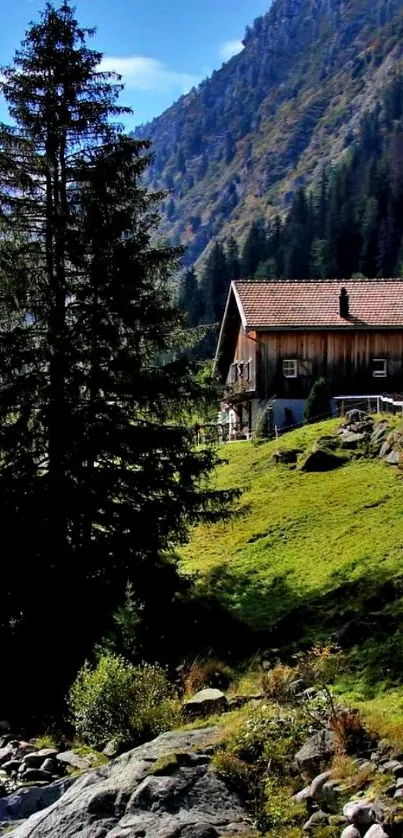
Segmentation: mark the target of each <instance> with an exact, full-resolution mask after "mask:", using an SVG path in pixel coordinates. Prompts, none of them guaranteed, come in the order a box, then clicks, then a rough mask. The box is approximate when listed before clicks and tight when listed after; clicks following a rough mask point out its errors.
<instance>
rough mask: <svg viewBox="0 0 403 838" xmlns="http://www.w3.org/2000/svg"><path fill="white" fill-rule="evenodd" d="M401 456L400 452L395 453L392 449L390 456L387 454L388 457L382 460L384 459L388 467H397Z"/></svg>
mask: <svg viewBox="0 0 403 838" xmlns="http://www.w3.org/2000/svg"><path fill="white" fill-rule="evenodd" d="M401 456H402V455H401V452H400V451H397V450H396V449H395V448H394V449H393V451H391V452H390V454H388V455H387V456H386V457H385V458H384V459H385V463H387V464H388V466H398V465H399V463H400V458H401Z"/></svg>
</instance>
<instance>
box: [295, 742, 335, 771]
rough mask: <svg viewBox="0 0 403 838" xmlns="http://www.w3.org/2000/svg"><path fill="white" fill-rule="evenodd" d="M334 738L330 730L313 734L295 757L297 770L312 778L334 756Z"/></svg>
mask: <svg viewBox="0 0 403 838" xmlns="http://www.w3.org/2000/svg"><path fill="white" fill-rule="evenodd" d="M335 747H336V737H335V735H334V733H333V732H332V731H331V730H320V731H318V733H314V735H313V736H311V738H310V739H308V741H307V742H305V745H303V746H302V748H301V749H300V750H299V751H298V753H297V754H296V756H295V762H296V765H297V768H298V769H299V770H300V771H301V772H302V773H304V774H308V776H310V777H312V778H314V777H315V775H316V774H318V773H319V772H320V771H321V770H322V769H323V768H324V767H325V765H326V763H328V762H329V760H330V759H331V757H332V756H334V753H335Z"/></svg>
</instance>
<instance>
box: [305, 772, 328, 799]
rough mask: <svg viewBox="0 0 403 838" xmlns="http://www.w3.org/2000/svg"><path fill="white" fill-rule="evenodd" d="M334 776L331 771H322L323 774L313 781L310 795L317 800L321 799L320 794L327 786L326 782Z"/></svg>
mask: <svg viewBox="0 0 403 838" xmlns="http://www.w3.org/2000/svg"><path fill="white" fill-rule="evenodd" d="M331 776H332V772H331V771H322V773H321V774H318V775H317V776H316V777H315V778H314V779H313V780H312V783H311V785H310V793H311V797H314V798H315V799H316V798H317V797H320V793H321V791H322V788H323V786H324V785H325V783H326V781H327V780H329V779H330V777H331Z"/></svg>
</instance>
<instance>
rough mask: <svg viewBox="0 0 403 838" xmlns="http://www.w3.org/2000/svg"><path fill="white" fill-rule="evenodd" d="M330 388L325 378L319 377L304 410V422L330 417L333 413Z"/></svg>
mask: <svg viewBox="0 0 403 838" xmlns="http://www.w3.org/2000/svg"><path fill="white" fill-rule="evenodd" d="M329 399H330V394H329V388H328V385H327V384H326V381H325V379H324V378H318V379H317V380H316V381H315V383H314V385H313V387H312V389H311V392H310V393H309V396H308V398H307V400H306V405H305V410H304V422H306V423H308V422H315V421H316V420H318V419H328V418H329V417H330V416H331V415H332V411H331V408H330V400H329Z"/></svg>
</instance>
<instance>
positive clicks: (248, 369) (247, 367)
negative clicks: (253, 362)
mask: <svg viewBox="0 0 403 838" xmlns="http://www.w3.org/2000/svg"><path fill="white" fill-rule="evenodd" d="M244 378H245V381H250V361H247V363H246V364H245V375H244Z"/></svg>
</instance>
